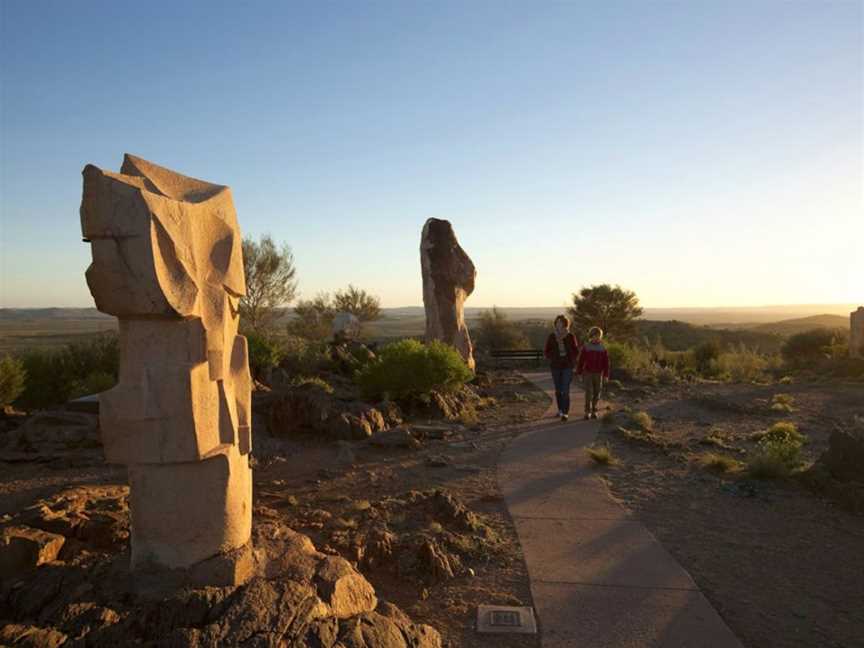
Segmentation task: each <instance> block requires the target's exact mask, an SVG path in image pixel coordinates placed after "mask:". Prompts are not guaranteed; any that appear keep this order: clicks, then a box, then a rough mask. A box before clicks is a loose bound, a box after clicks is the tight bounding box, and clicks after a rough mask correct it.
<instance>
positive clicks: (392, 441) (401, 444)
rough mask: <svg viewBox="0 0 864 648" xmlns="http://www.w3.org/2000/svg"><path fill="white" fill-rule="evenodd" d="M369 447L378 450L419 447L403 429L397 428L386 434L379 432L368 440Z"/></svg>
mask: <svg viewBox="0 0 864 648" xmlns="http://www.w3.org/2000/svg"><path fill="white" fill-rule="evenodd" d="M369 443H370V445H373V446H377V447H379V448H410V449H416V448H419V447H420V442H419V441H418V440H417V439H415V438H414V436H413V435H412V434H411V430H409V429H408V428H405V427H397V428H393V429H392V430H387V431H386V432H380V433H378V434H376V435H375V436H373V437H372V438H371V439H369Z"/></svg>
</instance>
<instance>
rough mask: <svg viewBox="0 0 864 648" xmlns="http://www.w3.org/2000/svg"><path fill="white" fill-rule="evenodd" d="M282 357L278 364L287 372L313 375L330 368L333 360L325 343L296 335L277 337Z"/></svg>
mask: <svg viewBox="0 0 864 648" xmlns="http://www.w3.org/2000/svg"><path fill="white" fill-rule="evenodd" d="M279 342H280V344H281V349H282V358H281V359H280V361H279V366H280V367H282V368H283V369H285V370H286V371H287V372H288V373H289V374H292V375H294V374H300V375H306V376H314V375H316V374H318V373H320V372H321V371H327V370H329V369H331V368H332V365H333V361H332V360H331V358H330V354H329V353H328V348H327V343H326V342H321V341H314V340H309V339H306V338H303V337H300V336H297V335H287V336H285V337H281V338H279Z"/></svg>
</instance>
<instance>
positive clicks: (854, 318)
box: [849, 306, 864, 358]
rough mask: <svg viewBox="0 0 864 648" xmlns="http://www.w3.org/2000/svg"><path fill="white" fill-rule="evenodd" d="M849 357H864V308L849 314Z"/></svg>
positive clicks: (861, 307)
mask: <svg viewBox="0 0 864 648" xmlns="http://www.w3.org/2000/svg"><path fill="white" fill-rule="evenodd" d="M849 355H851V356H852V357H853V358H860V357H862V356H864V306H859V307H858V309H857V310H855V311H853V312H852V313H850V314H849Z"/></svg>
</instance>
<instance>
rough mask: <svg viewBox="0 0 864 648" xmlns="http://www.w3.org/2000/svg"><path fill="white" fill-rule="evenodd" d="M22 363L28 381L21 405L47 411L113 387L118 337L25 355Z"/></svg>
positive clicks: (117, 355) (105, 336) (19, 401)
mask: <svg viewBox="0 0 864 648" xmlns="http://www.w3.org/2000/svg"><path fill="white" fill-rule="evenodd" d="M21 362H22V364H23V365H24V369H25V371H26V372H27V381H26V385H25V388H24V391H23V393H22V394H21V396H20V397H19V399H18V403H19V404H20V405H21V406H22V407H24V408H27V409H33V408H46V407H51V406H56V405H62V404H63V403H65V402H66V401H68V400H69V399H72V398H78V397H79V396H86V395H88V394H92V393H95V392H98V391H104V390H105V389H109V388H110V387H112V386H113V385H114V384H115V383H116V381H117V373H118V370H119V365H120V345H119V341H118V338H117V336H116V334H113V333H112V334H103V335H100V336H98V337H95V338H93V339H91V340H88V341H86V342H76V343H73V344H70V345H68V346H66V347H63V348H61V349H54V350H33V351H29V352H26V353H24V354H23V355H22V356H21Z"/></svg>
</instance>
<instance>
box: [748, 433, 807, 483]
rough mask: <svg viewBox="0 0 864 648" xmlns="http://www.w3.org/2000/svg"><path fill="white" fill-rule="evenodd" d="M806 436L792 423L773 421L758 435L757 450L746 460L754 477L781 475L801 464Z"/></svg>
mask: <svg viewBox="0 0 864 648" xmlns="http://www.w3.org/2000/svg"><path fill="white" fill-rule="evenodd" d="M806 442H807V437H806V436H805V435H804V434H802V433H801V432H799V431H798V427H797V426H796V425H795V424H794V423H790V422H786V421H784V422H780V423H775V424H774V425H772V426H771V427H770V428H768V430H767V431H765V433H764V434H761V435H760V436H759V440H758V442H757V443H758V450H757V451H756V453H755V454H754V455H753V457H751V459H750V461H749V462H748V470H749V472H750V473H751V474H752V475H753V476H754V477H763V478H766V477H769V478H770V477H783V476H786V475H788V474H789V473H791V472H792V470H794V469H795V468H797V467H798V466H800V465H801V448H802V447H803V446H804V444H805V443H806Z"/></svg>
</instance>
